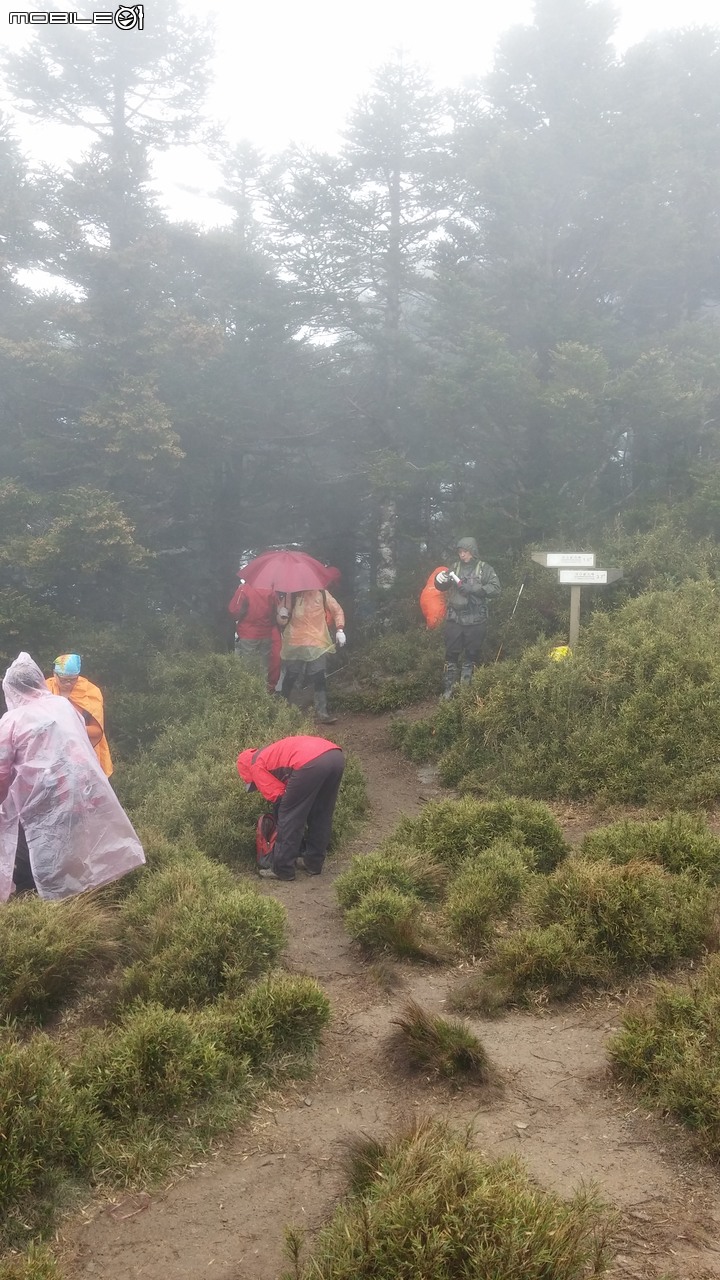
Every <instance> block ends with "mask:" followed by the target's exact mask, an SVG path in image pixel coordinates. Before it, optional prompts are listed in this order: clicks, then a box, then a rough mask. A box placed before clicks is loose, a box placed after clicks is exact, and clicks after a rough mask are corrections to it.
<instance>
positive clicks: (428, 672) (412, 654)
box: [333, 627, 443, 713]
mask: <svg viewBox="0 0 720 1280" xmlns="http://www.w3.org/2000/svg"><path fill="white" fill-rule="evenodd" d="M442 670H443V657H442V642H441V637H440V636H439V635H438V634H437V633H435V632H428V631H425V630H423V629H422V628H420V627H417V628H415V629H413V630H407V631H400V632H399V631H393V632H390V633H388V634H387V635H384V636H381V637H379V638H376V639H374V640H371V641H370V642H369V643H368V644H366V645H365V646H364V647H363V648H362V649H361V650H360V651H359V652H355V653H353V657H352V662H351V663H350V665H349V666H348V668H347V670H340V671H338V672H337V674H336V678H335V680H334V682H333V706H336V707H344V708H345V709H346V710H348V711H370V712H375V713H380V712H386V711H396V710H398V709H399V708H400V707H406V706H409V705H410V704H411V703H413V702H420V701H422V699H423V698H427V697H431V696H432V695H433V694H439V693H440V690H441V688H442Z"/></svg>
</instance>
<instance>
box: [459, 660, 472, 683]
mask: <svg viewBox="0 0 720 1280" xmlns="http://www.w3.org/2000/svg"><path fill="white" fill-rule="evenodd" d="M474 670H475V663H474V662H463V665H462V671H461V673H460V683H461V684H470V681H471V680H472V678H473V671H474Z"/></svg>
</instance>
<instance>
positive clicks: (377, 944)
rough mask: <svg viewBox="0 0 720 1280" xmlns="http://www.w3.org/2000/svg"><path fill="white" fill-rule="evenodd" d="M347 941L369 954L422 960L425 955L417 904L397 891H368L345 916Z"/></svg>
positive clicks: (415, 900)
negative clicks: (356, 944) (348, 939)
mask: <svg viewBox="0 0 720 1280" xmlns="http://www.w3.org/2000/svg"><path fill="white" fill-rule="evenodd" d="M345 927H346V929H347V931H348V933H349V934H350V937H351V938H353V939H354V940H355V942H359V943H360V944H361V946H363V947H365V948H366V950H368V951H371V952H373V951H390V952H392V953H393V954H394V955H398V956H415V957H416V958H425V957H426V956H427V954H428V952H427V947H426V943H425V940H424V936H423V927H422V922H421V920H420V919H419V917H418V900H417V898H416V897H414V896H413V897H411V896H410V895H409V894H406V893H400V891H399V890H398V889H390V888H380V889H371V890H370V891H369V892H368V893H366V894H365V895H364V896H363V897H362V898H361V899H360V901H359V902H358V903H357V904H356V905H355V906H354V907H351V908H350V910H349V911H348V912H347V913H346V915H345Z"/></svg>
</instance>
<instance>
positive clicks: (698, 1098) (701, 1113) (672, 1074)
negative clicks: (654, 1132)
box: [608, 957, 720, 1159]
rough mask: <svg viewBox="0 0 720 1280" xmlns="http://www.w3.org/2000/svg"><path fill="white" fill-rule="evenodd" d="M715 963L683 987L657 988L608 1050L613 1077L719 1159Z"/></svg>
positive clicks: (719, 968) (719, 1014)
mask: <svg viewBox="0 0 720 1280" xmlns="http://www.w3.org/2000/svg"><path fill="white" fill-rule="evenodd" d="M719 1043H720V959H718V958H717V957H714V958H713V959H712V960H710V961H709V962H708V964H707V965H706V967H705V969H704V971H703V972H702V973H701V975H700V977H699V979H698V980H697V981H696V982H693V983H692V985H691V986H690V987H689V988H688V989H687V990H684V989H680V990H678V989H677V988H673V987H671V986H669V985H667V984H663V985H662V986H660V987H659V989H658V992H657V995H656V996H655V999H654V1001H653V1003H652V1004H651V1005H650V1007H649V1008H647V1009H645V1010H642V1011H639V1012H636V1013H630V1014H628V1015H626V1017H625V1018H624V1019H623V1029H622V1031H621V1032H620V1034H619V1035H618V1036H616V1037H615V1038H614V1039H613V1040H612V1041H611V1042H610V1045H609V1046H608V1052H609V1055H610V1059H611V1061H612V1063H613V1064H614V1067H615V1070H616V1072H617V1073H618V1075H619V1076H620V1077H621V1078H622V1079H623V1080H625V1081H627V1082H629V1083H630V1084H633V1085H635V1086H636V1087H638V1088H639V1089H640V1091H641V1092H642V1094H643V1096H644V1097H645V1098H646V1099H647V1100H648V1102H650V1103H651V1104H652V1105H653V1106H656V1107H659V1108H660V1109H661V1110H662V1111H664V1112H668V1113H670V1114H671V1115H672V1116H674V1117H676V1118H677V1119H678V1120H680V1121H681V1122H682V1123H683V1124H684V1125H685V1126H686V1127H687V1128H688V1129H689V1130H690V1131H691V1133H692V1134H693V1137H694V1138H695V1140H696V1141H697V1143H698V1145H699V1146H700V1148H701V1149H702V1150H703V1151H704V1152H705V1153H706V1154H707V1155H709V1156H711V1157H712V1158H713V1159H717V1158H718V1156H720V1059H719V1058H718V1053H717V1046H718V1044H719Z"/></svg>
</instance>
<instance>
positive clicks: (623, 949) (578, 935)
mask: <svg viewBox="0 0 720 1280" xmlns="http://www.w3.org/2000/svg"><path fill="white" fill-rule="evenodd" d="M523 910H524V914H525V917H526V920H527V924H526V927H524V928H520V929H516V930H515V931H514V932H513V934H512V935H511V936H509V937H506V938H499V939H497V941H496V942H495V945H494V946H493V948H492V950H491V954H490V959H489V962H488V965H487V973H488V975H489V980H490V989H489V994H488V995H487V997H484V996H483V994H482V988H483V980H482V979H480V980H479V981H478V982H477V983H476V998H477V999H478V1001H480V1002H482V1000H483V999H484V998H487V999H488V1002H490V1003H491V1002H492V998H493V992H495V993H496V992H497V991H498V990H500V991H504V992H505V993H506V994H507V996H508V999H516V1000H519V999H523V998H524V997H525V996H526V995H527V994H529V993H531V992H533V991H543V992H544V993H545V994H546V995H548V996H549V997H551V998H561V997H565V996H567V995H569V994H570V993H571V992H573V991H575V990H577V989H578V988H580V987H582V986H585V985H594V986H597V985H600V986H606V985H610V984H612V983H613V982H616V981H618V980H622V979H623V978H624V977H626V976H627V975H630V974H636V973H642V972H644V971H646V970H648V969H666V968H669V967H670V966H671V965H673V964H676V963H677V962H678V961H679V960H681V959H684V958H687V957H691V956H696V955H698V954H700V953H701V952H702V950H703V949H704V948H705V947H706V946H708V945H715V942H716V929H717V919H716V917H717V895H716V893H715V891H714V890H712V889H711V888H710V886H708V885H707V884H705V883H703V882H698V880H697V879H696V878H695V877H693V876H691V875H689V874H682V875H671V874H670V873H668V872H666V871H664V870H663V869H662V868H661V867H658V866H657V865H656V864H654V863H651V862H632V863H628V864H627V865H625V866H616V865H614V864H613V863H606V862H584V861H582V860H580V859H571V860H570V861H568V862H567V863H566V864H564V865H563V866H562V867H560V868H558V870H557V871H556V872H554V873H553V874H552V875H551V876H547V877H540V876H537V877H535V878H534V879H533V881H532V883H531V886H530V891H529V893H528V894H527V896H526V899H525V902H524V904H523Z"/></svg>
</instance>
